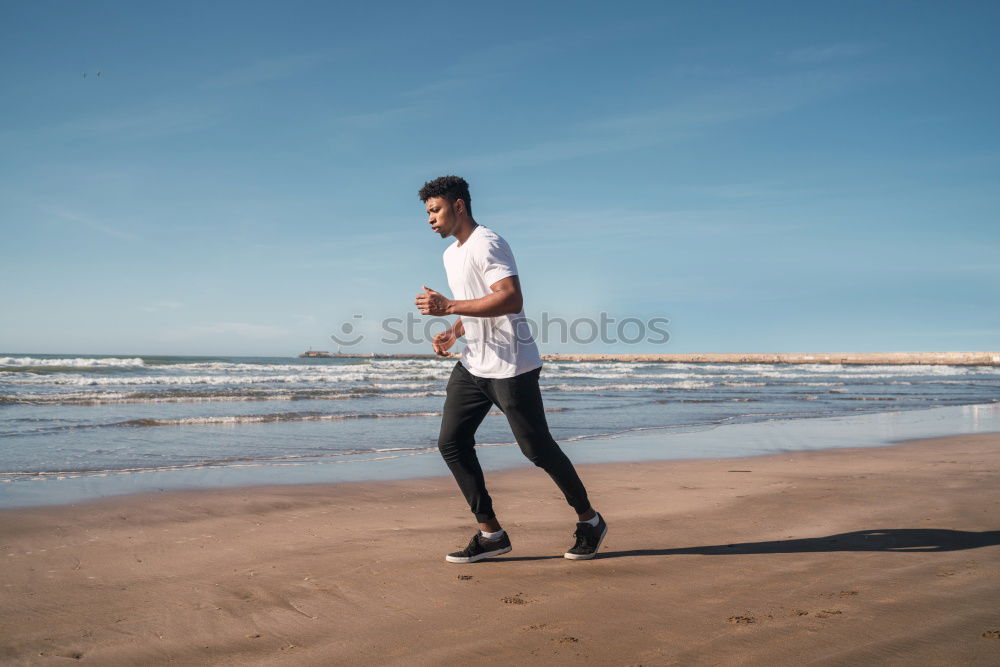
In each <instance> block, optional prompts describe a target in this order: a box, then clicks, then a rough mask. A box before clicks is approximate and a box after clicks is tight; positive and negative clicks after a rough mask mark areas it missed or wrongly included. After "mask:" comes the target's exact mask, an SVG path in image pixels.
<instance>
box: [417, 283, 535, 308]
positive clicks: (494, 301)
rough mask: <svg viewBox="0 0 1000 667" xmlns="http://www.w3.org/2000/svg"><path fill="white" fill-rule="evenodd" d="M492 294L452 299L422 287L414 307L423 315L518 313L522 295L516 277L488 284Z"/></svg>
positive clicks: (522, 303) (521, 303)
mask: <svg viewBox="0 0 1000 667" xmlns="http://www.w3.org/2000/svg"><path fill="white" fill-rule="evenodd" d="M490 290H492V293H491V294H487V295H486V296H484V297H480V298H478V299H464V300H452V299H449V298H447V297H445V296H444V295H443V294H441V293H440V292H435V291H434V290H432V289H430V288H428V287H426V286H425V287H424V293H423V294H418V295H417V299H416V305H417V308H419V309H420V312H421V313H423V314H424V315H436V316H440V315H468V316H470V317H497V316H499V315H513V314H515V313H519V312H521V309H522V308H523V307H524V297H523V296H522V295H521V282H520V281H519V280H518V279H517V276H508V277H507V278H504V279H502V280H498V281H497V282H495V283H493V284H492V285H490Z"/></svg>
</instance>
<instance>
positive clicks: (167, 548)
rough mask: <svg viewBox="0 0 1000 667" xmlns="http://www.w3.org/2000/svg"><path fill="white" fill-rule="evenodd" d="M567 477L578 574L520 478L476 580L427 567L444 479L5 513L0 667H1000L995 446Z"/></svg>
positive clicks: (965, 441) (551, 521)
mask: <svg viewBox="0 0 1000 667" xmlns="http://www.w3.org/2000/svg"><path fill="white" fill-rule="evenodd" d="M580 472H581V476H582V477H583V479H584V481H585V482H586V483H587V485H588V488H589V490H590V492H591V496H592V497H593V498H594V501H595V504H596V506H597V507H598V509H599V510H600V511H602V513H604V514H605V516H606V517H607V518H608V522H609V525H610V531H609V534H608V538H607V540H606V542H605V545H604V547H603V548H602V555H601V557H599V558H597V559H595V560H593V561H585V562H573V561H567V560H565V559H563V558H562V557H561V553H562V551H563V550H564V549H565V548H566V547H567V546H569V543H570V542H571V536H570V533H571V532H572V515H571V512H570V511H569V510H568V508H567V507H566V506H565V503H564V501H563V500H562V498H561V496H560V495H559V494H558V491H557V490H556V489H555V488H554V486H553V485H552V484H551V481H550V480H549V479H548V478H547V477H546V476H545V475H544V473H541V471H535V470H533V469H517V470H506V471H500V472H488V473H487V475H488V481H489V483H490V488H491V492H492V494H493V495H494V498H495V501H496V502H497V506H498V511H499V512H500V517H501V520H502V521H503V522H504V524H505V526H506V527H507V529H508V531H509V532H510V533H511V537H512V541H513V543H514V551H513V552H512V553H511V554H509V557H502V558H499V559H496V560H494V561H484V562H482V563H476V564H471V565H453V564H448V563H445V562H443V553H444V552H446V551H448V550H451V549H454V548H458V547H460V546H462V544H464V542H465V541H467V539H468V534H469V533H470V532H471V529H472V527H473V526H474V522H473V520H472V518H471V516H470V515H469V513H468V509H467V507H465V506H464V501H463V500H462V498H461V495H460V494H459V493H458V491H457V488H455V485H454V481H453V480H451V479H450V478H446V477H441V476H436V477H433V478H420V479H409V480H396V481H380V482H352V483H343V484H316V485H294V486H268V487H253V488H232V489H212V490H198V491H174V492H169V493H163V494H146V495H142V496H126V497H117V498H104V499H100V500H96V501H93V502H87V503H85V504H81V505H77V506H74V505H61V506H54V507H35V508H22V509H10V510H4V511H3V512H2V513H0V516H3V518H4V521H3V522H0V544H2V545H3V547H4V551H5V554H4V556H3V558H4V559H5V561H6V565H5V567H6V572H5V578H4V585H5V595H4V596H3V598H2V600H0V627H4V628H5V630H4V632H3V633H2V636H0V659H2V660H3V661H4V662H11V663H14V664H47V663H48V662H57V661H62V660H64V659H65V658H76V659H82V660H88V661H95V662H97V663H99V664H109V665H116V664H140V663H141V664H154V665H155V664H171V663H174V664H176V663H182V664H234V665H235V664H290V665H291V664H330V663H333V662H349V661H350V662H359V663H363V664H364V663H369V664H370V663H373V662H378V663H380V664H404V663H405V664H408V665H409V664H460V663H462V664H467V663H468V662H469V661H472V660H476V659H482V657H484V656H487V655H488V656H490V657H491V659H492V660H494V661H497V662H500V663H507V664H510V663H527V664H543V663H544V664H571V663H578V662H579V661H581V660H582V661H590V662H604V663H608V662H614V663H616V664H621V663H628V664H634V663H643V664H674V663H681V664H718V663H719V662H723V663H732V662H739V661H745V662H751V663H754V664H792V663H797V662H798V663H801V662H804V661H813V662H821V663H823V664H858V663H872V662H880V663H886V662H889V663H893V664H897V663H898V664H905V663H909V664H914V663H919V664H956V663H962V664H987V663H990V662H992V661H995V660H996V659H997V657H1000V614H998V612H997V611H996V605H995V601H996V599H998V597H1000V531H998V530H997V526H996V523H995V520H994V518H995V516H996V512H997V510H998V509H1000V434H997V433H980V434H968V435H955V436H949V437H941V438H921V439H915V440H906V441H904V442H899V443H896V444H892V445H888V446H883V447H864V446H862V447H844V448H840V449H827V450H819V451H795V452H783V453H777V454H771V455H767V456H755V457H741V458H723V459H697V460H683V461H642V462H631V463H628V462H626V463H601V464H583V465H581V466H580ZM929 489H933V491H934V492H933V493H928V490H929ZM483 627H489V628H490V629H491V631H490V633H487V634H485V635H484V634H483V633H482V632H481V628H483ZM994 633H996V636H995V635H994Z"/></svg>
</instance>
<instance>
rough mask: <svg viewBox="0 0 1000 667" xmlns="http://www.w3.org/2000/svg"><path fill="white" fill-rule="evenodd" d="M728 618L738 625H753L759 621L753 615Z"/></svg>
mask: <svg viewBox="0 0 1000 667" xmlns="http://www.w3.org/2000/svg"><path fill="white" fill-rule="evenodd" d="M726 620H727V621H728V622H730V623H735V624H736V625H753V624H754V623H756V622H757V619H756V618H755V617H753V616H730V617H729V618H727V619H726Z"/></svg>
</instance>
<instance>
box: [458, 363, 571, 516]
mask: <svg viewBox="0 0 1000 667" xmlns="http://www.w3.org/2000/svg"><path fill="white" fill-rule="evenodd" d="M541 370H542V369H541V368H536V369H534V370H532V371H528V372H526V373H522V374H521V375H517V376H514V377H511V378H499V379H497V378H482V377H478V376H476V375H473V374H472V373H470V372H469V371H468V370H466V368H465V366H463V365H462V363H461V362H459V363H457V364H455V368H454V370H452V372H451V378H450V379H449V380H448V397H447V398H446V399H445V403H444V416H443V417H442V418H441V435H440V436H439V437H438V449H439V450H440V451H441V456H442V457H443V458H444V461H445V463H447V464H448V468H449V469H450V470H451V472H452V474H453V475H455V480H456V481H457V482H458V486H459V488H460V489H461V490H462V493H463V494H464V495H465V499H466V500H467V501H468V502H469V508H470V509H471V510H472V512H473V514H475V515H476V520H477V521H480V522H482V521H489V520H490V519H493V518H495V517H496V515H495V514H494V513H493V501H492V500H491V499H490V494H489V493H487V491H486V482H485V480H484V479H483V469H482V468H481V467H480V465H479V457H477V456H476V450H475V445H476V440H475V435H476V429H477V428H479V425H480V424H481V423H482V421H483V418H485V417H486V413H488V412H489V411H490V408H491V407H493V406H494V405H496V406H497V407H498V408H500V410H501V411H502V412H503V413H504V415H506V417H507V422H508V423H509V424H510V429H511V431H513V432H514V438H515V439H516V440H517V444H518V446H519V447H520V448H521V452H523V453H524V455H525V456H526V457H527V458H528V460H529V461H531V462H532V463H534V464H535V465H536V466H538V467H539V468H542V469H543V470H545V472H547V473H548V474H549V476H550V477H552V479H553V481H555V483H556V486H558V487H559V490H560V491H562V492H563V495H564V496H566V502H568V503H569V504H570V506H571V507H572V508H573V509H574V510H576V512H577V513H578V514H582V513H584V512H586V511H587V510H588V509H590V501H589V500H588V499H587V490H586V489H585V488H584V486H583V482H581V481H580V477H579V476H578V475H577V474H576V469H574V468H573V464H572V463H571V462H570V460H569V458H567V456H566V454H565V453H563V451H562V449H560V448H559V445H558V444H557V443H556V441H555V440H553V439H552V435H551V434H550V433H549V426H548V423H546V421H545V410H544V408H543V407H542V393H541V391H540V390H539V388H538V376H539V374H540V373H541Z"/></svg>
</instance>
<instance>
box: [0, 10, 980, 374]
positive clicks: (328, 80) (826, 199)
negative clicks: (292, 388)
mask: <svg viewBox="0 0 1000 667" xmlns="http://www.w3.org/2000/svg"><path fill="white" fill-rule="evenodd" d="M998 22H1000V4H997V3H992V2H951V3H941V2H916V1H915V2H905V3H903V2H870V1H865V2H838V3H820V2H787V3H781V2H771V3H744V2H712V1H706V2H699V3H687V2H618V3H608V2H541V3H540V2H530V3H519V2H505V3H489V4H487V3H463V4H455V3H435V2H423V3H411V2H399V3H394V2H374V3H338V2H245V1H240V2H213V3H203V2H192V3H185V2H170V3H166V2H163V3H134V2H96V1H95V2H86V3H83V2H68V1H67V2H47V1H37V2H6V3H3V4H2V5H0V299H2V304H3V307H2V310H0V353H80V354H124V355H154V354H163V355H168V354H178V355H202V354H203V355H261V356H272V355H274V356H291V355H295V354H298V353H299V352H302V351H303V350H305V349H307V348H313V349H325V350H331V351H335V350H336V349H337V348H338V343H337V342H336V341H335V340H333V339H332V338H331V335H336V336H338V338H339V339H340V340H341V343H342V345H341V346H340V347H341V349H342V351H344V352H361V353H367V352H400V353H405V352H413V351H420V352H429V351H430V347H429V342H427V340H426V338H425V333H429V334H432V333H434V332H435V331H437V330H439V329H440V327H441V326H443V325H441V322H440V321H430V318H422V319H421V318H420V316H419V313H417V312H416V309H415V307H414V306H413V300H414V297H415V295H416V293H417V292H418V291H420V289H421V287H422V286H423V285H427V286H429V287H431V288H433V289H437V290H439V291H442V292H443V293H445V294H446V295H449V292H448V288H447V282H446V279H445V274H444V268H443V265H442V263H441V253H442V252H443V251H444V248H445V247H446V246H447V244H448V243H450V242H451V240H450V239H449V240H442V239H441V238H440V237H438V236H437V235H436V234H434V233H433V232H432V231H431V230H430V228H429V225H428V224H427V219H426V214H425V213H424V210H423V205H422V203H421V202H420V201H419V199H418V197H417V191H418V190H419V188H420V187H421V185H422V184H423V183H424V182H425V181H428V180H431V179H433V178H435V177H437V176H441V175H444V174H458V175H461V176H463V177H465V178H466V179H467V180H468V181H469V183H470V185H471V194H472V197H471V198H472V209H473V214H474V216H475V218H476V220H477V221H478V222H479V223H480V224H483V225H486V226H487V227H490V228H491V229H493V230H495V231H496V232H497V233H499V234H500V235H501V236H503V237H504V238H505V239H506V240H507V241H508V242H509V243H510V245H511V246H512V248H513V250H514V254H515V257H516V259H517V264H518V271H519V274H520V279H521V283H522V288H523V290H524V295H525V314H526V315H527V317H528V318H529V319H530V320H531V321H532V323H533V326H535V331H536V333H537V334H538V336H539V338H540V339H542V344H541V346H540V347H541V349H542V352H664V353H683V352H891V351H960V350H968V351H972V350H998V349H1000V308H998V307H997V305H998V303H1000V224H998V223H1000V187H998V186H1000V131H998V130H1000V113H998V111H997V110H998V109H1000V78H998V77H997V74H996V73H997V71H998V66H1000V40H997V39H996V35H995V26H996V25H997V24H998ZM98 72H100V75H99V76H98ZM407 318H410V319H411V324H410V325H407V324H406V322H407ZM545 322H547V324H545V325H543V323H545ZM559 322H563V323H565V324H564V325H560V324H559ZM602 322H603V323H604V324H602ZM664 322H666V324H664ZM553 323H555V324H553ZM623 323H624V324H623ZM407 326H410V328H411V330H412V333H410V334H405V328H406V327H407ZM435 327H437V328H435ZM597 329H603V332H602V333H601V334H600V335H597V334H596V330H597ZM663 331H666V332H667V333H666V334H663V333H661V332H663ZM595 335H596V339H594V336H595ZM400 339H402V340H400ZM343 343H347V344H346V345H343Z"/></svg>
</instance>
